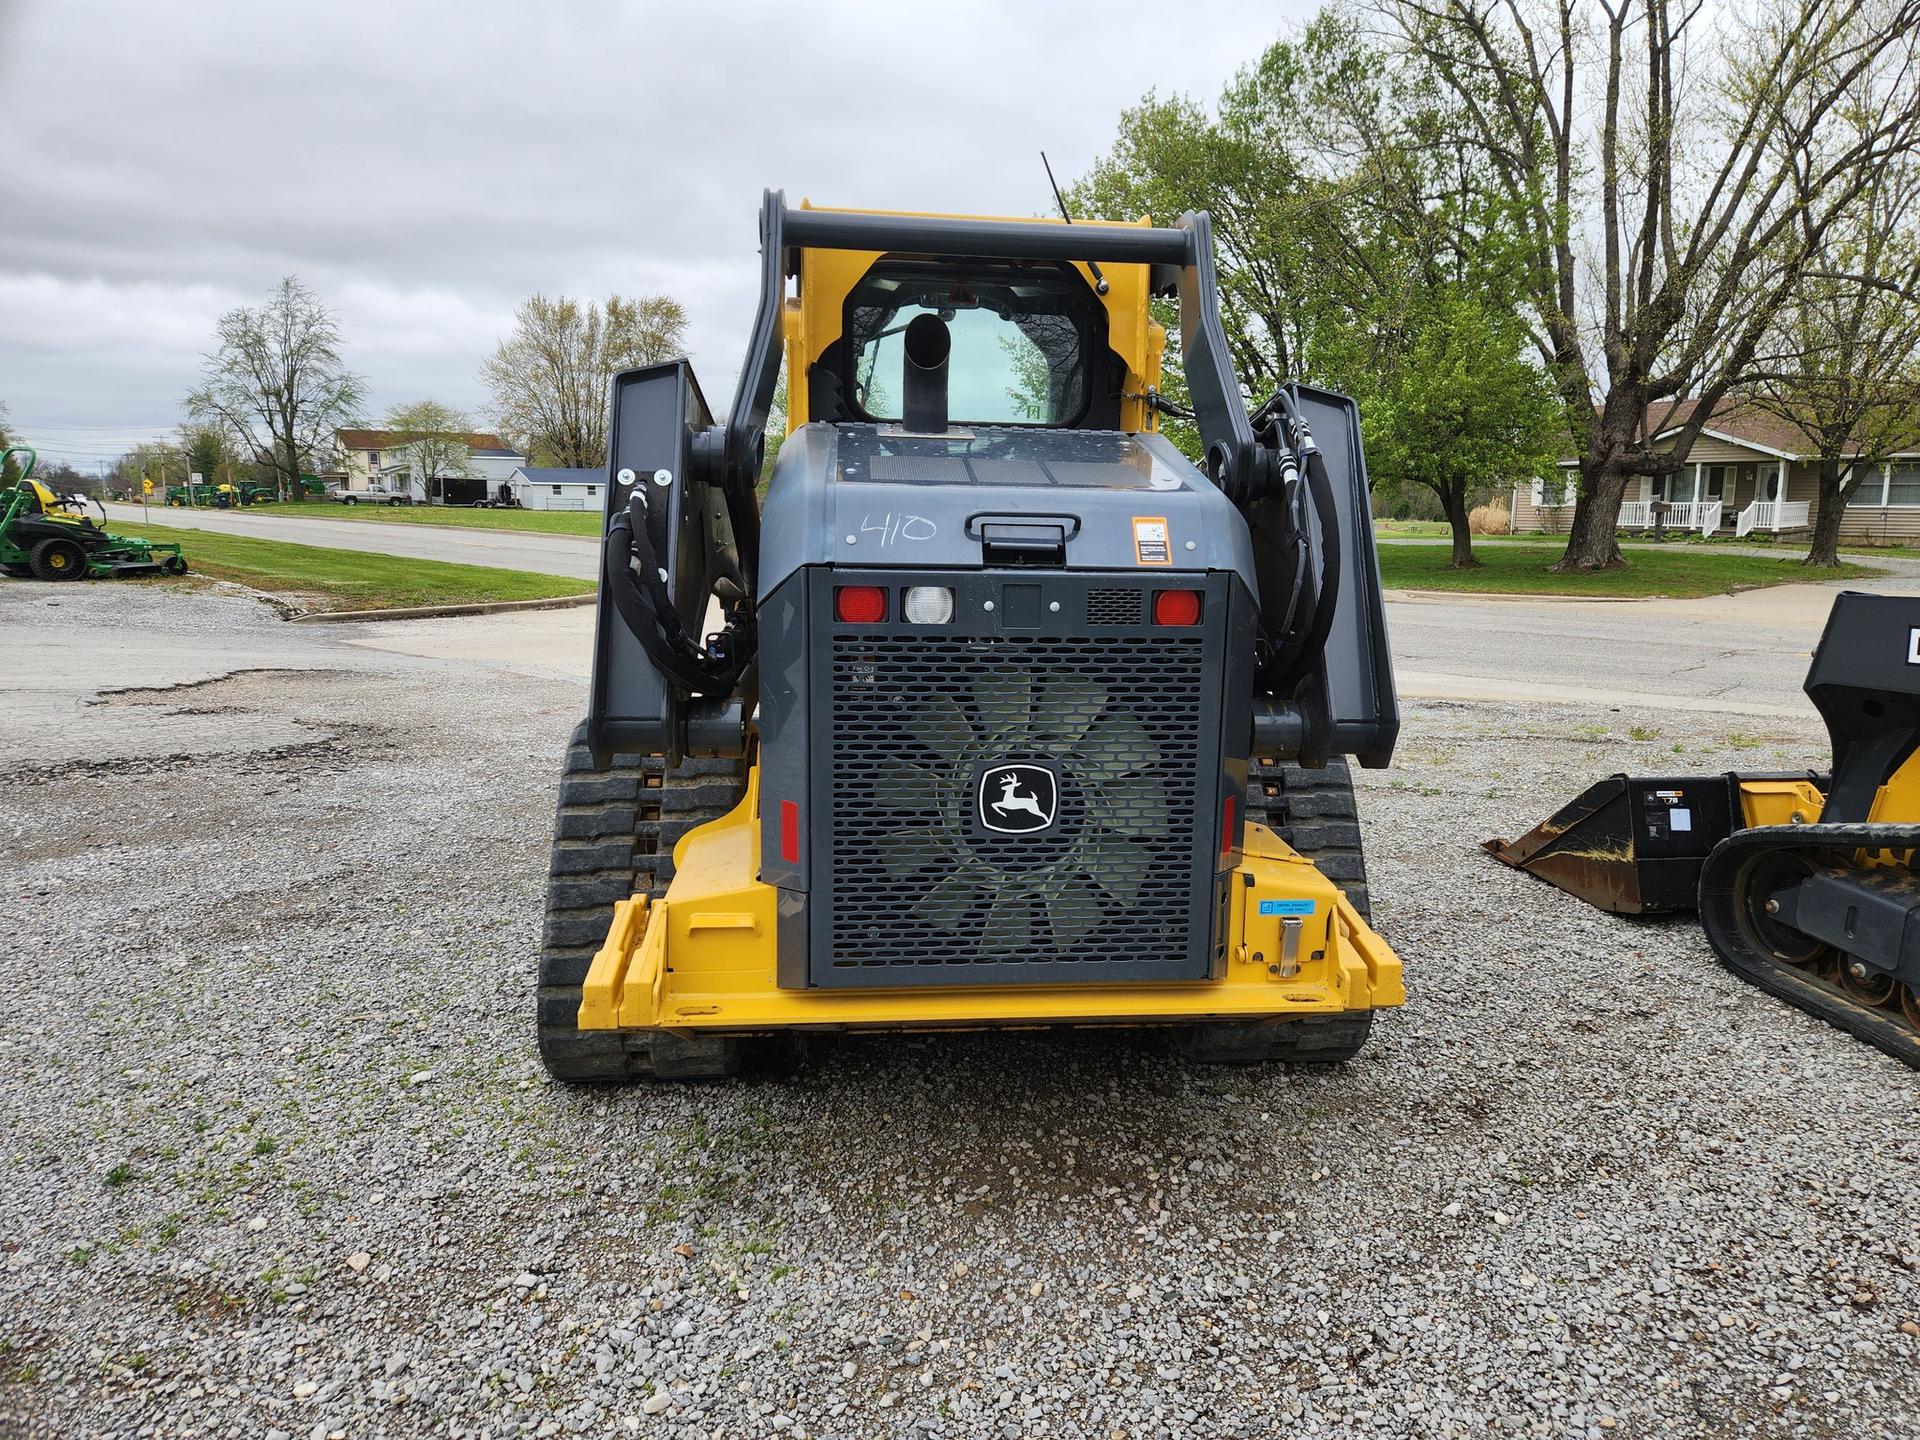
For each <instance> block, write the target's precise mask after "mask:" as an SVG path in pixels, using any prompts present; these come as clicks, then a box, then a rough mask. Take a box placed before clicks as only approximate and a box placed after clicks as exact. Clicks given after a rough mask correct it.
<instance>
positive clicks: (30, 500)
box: [0, 445, 187, 580]
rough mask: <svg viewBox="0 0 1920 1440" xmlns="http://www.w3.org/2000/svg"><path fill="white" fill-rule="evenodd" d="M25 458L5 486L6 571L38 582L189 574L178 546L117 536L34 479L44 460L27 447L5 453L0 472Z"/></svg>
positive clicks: (1, 532) (0, 522) (1, 517)
mask: <svg viewBox="0 0 1920 1440" xmlns="http://www.w3.org/2000/svg"><path fill="white" fill-rule="evenodd" d="M15 455H22V456H25V457H26V458H25V460H24V461H23V462H22V465H21V471H20V475H19V478H18V479H16V480H15V481H14V482H13V484H12V485H10V486H7V487H5V488H0V569H4V570H5V571H6V573H7V574H9V575H15V576H20V577H23V578H26V577H31V578H32V579H35V580H83V579H86V578H88V577H89V576H91V577H93V578H95V579H107V578H110V577H113V576H119V575H184V574H186V573H187V559H186V556H184V555H182V554H181V553H180V547H179V546H178V545H162V544H159V543H157V542H155V541H151V540H135V539H132V538H130V537H128V536H125V535H114V534H111V533H109V532H108V531H107V530H106V529H105V528H103V527H102V526H100V525H98V524H96V523H95V522H94V521H92V520H91V519H89V518H88V517H87V515H86V514H85V512H83V511H80V510H76V509H74V508H73V507H71V506H70V505H68V504H67V502H66V501H64V500H62V499H61V498H60V497H59V496H57V495H55V494H54V493H53V492H52V491H51V490H49V489H48V488H47V487H46V486H44V485H42V484H41V483H40V482H39V481H38V480H35V479H34V478H33V467H34V465H35V463H36V462H37V461H38V459H39V457H38V456H37V455H35V454H34V452H33V451H32V450H31V449H29V448H28V447H27V446H25V445H14V446H9V447H8V448H7V449H6V450H5V451H0V473H4V471H5V469H6V464H7V461H9V460H11V459H12V458H13V457H14V456H15Z"/></svg>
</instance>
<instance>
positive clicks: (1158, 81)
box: [0, 0, 1309, 465]
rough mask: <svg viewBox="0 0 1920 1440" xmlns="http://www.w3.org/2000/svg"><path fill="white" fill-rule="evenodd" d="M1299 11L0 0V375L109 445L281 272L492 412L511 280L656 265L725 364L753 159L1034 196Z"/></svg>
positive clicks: (418, 369) (19, 399)
mask: <svg viewBox="0 0 1920 1440" xmlns="http://www.w3.org/2000/svg"><path fill="white" fill-rule="evenodd" d="M1308 9H1309V7H1308V5H1306V4H1305V3H1302V0H1286V3H1283V5H1282V6H1281V7H1279V9H1278V10H1272V9H1264V10H1263V9H1259V8H1256V7H1249V6H1246V5H1244V4H1241V5H1236V4H1230V3H1225V0H1202V3H1192V0H1189V3H1186V4H1181V5H1169V4H1159V5H1145V4H1134V3H1122V4H1118V5H1113V6H1107V7H1102V8H1099V9H1094V8H1092V7H1081V6H1071V7H1047V6H1042V5H1035V4H1015V3H1006V0H966V3H946V4H941V5H938V6H926V7H917V6H907V5H902V4H891V5H889V4H878V3H872V4H851V3H833V0H821V3H817V4H815V5H813V6H809V7H803V8H802V9H798V10H796V9H794V8H793V7H791V6H776V5H763V4H757V3H756V4H742V3H738V0H732V3H708V4H674V5H642V4H639V3H635V4H630V5H607V4H597V5H588V4H545V5H537V6H536V5H527V4H512V3H504V0H486V3H470V4H461V5H451V4H418V3H397V4H396V3H391V0H389V3H378V0H338V3H324V4H322V3H313V4H309V5H302V6H293V5H284V4H276V3H262V0H255V3H251V4H238V3H227V4H179V5H153V4H149V3H142V0H78V3H75V0H29V3H25V4H22V3H20V0H0V96H3V97H4V109H3V110H0V176H4V177H5V185H4V191H5V195H4V200H3V201H0V204H4V210H0V401H4V402H5V403H6V404H7V406H8V408H9V410H10V412H11V414H12V417H13V420H14V421H15V423H16V427H17V428H20V429H22V430H23V431H25V432H26V435H27V438H29V439H30V440H35V441H42V442H45V443H46V446H47V449H48V451H49V453H50V454H51V455H53V456H55V457H58V456H60V455H61V454H63V453H64V454H65V455H66V456H67V457H69V458H71V459H73V460H74V461H75V462H76V463H78V464H82V465H86V464H89V463H90V462H91V461H93V460H94V459H96V458H104V457H105V456H106V455H108V454H111V453H113V452H115V451H116V450H117V449H119V448H123V447H124V445H125V444H126V443H128V442H129V440H130V439H132V438H138V437H139V436H140V435H142V434H145V433H147V432H148V431H149V430H151V429H165V428H168V427H170V426H171V425H172V424H173V423H174V421H175V420H176V419H177V418H178V411H179V400H180V397H181V395H182V394H183V393H184V392H185V391H186V389H187V388H188V386H189V385H190V384H191V383H192V381H193V377H194V375H195V373H196V370H197V368H198V364H199V354H200V351H201V350H202V349H204V348H205V346H206V344H207V340H208V336H209V334H210V333H211V330H212V326H213V322H214V319H215V317H217V316H218V315H219V313H220V312H221V311H222V310H225V309H228V308H230V307H232V306H233V305H236V304H241V303H246V302H250V301H252V300H253V299H255V298H256V297H258V296H260V295H261V294H263V293H264V292H265V291H266V289H267V288H268V287H269V286H270V285H271V284H272V283H273V282H274V281H275V280H276V279H278V277H279V276H281V275H283V274H287V273H298V274H299V275H301V276H302V277H303V278H305V279H306V280H307V281H308V282H309V283H310V284H311V285H313V286H314V288H315V289H316V290H318V291H319V292H320V294H321V295H322V296H323V297H324V298H325V299H326V300H327V301H328V302H329V303H331V304H332V305H334V306H335V307H336V308H337V309H338V311H339V312H340V315H341V318H342V321H343V323H344V326H345V330H346V337H347V341H348V351H349V361H350V363H351V364H352V366H353V367H354V368H355V369H356V370H358V371H359V372H361V373H362V374H364V375H365V376H366V377H367V378H368V381H369V383H370V388H371V393H372V399H371V402H370V404H369V407H368V408H369V410H370V412H371V413H374V414H378V413H379V412H380V411H381V410H384V409H385V408H386V406H388V405H389V404H392V403H395V402H399V401H405V400H409V399H414V398H418V397H420V396H423V395H432V396H434V397H435V398H438V399H441V400H443V401H446V402H448V403H451V404H456V405H461V406H466V407H470V408H472V409H475V410H476V411H479V410H483V408H484V396H483V394H482V392H481V390H480V387H479V385H478V383H477V381H476V379H475V373H476V371H477V370H478V368H479V364H480V361H481V359H482V358H483V357H484V355H485V354H486V353H487V352H488V351H489V350H490V349H491V348H492V346H493V344H494V343H495V342H496V341H497V340H498V338H499V337H500V336H501V334H502V333H503V332H504V331H505V329H506V328H507V327H508V325H509V323H510V320H511V315H512V311H513V307H514V305H515V304H516V303H517V302H518V300H519V299H520V298H521V297H522V296H524V295H525V294H526V293H528V292H529V291H533V290H546V291H549V292H553V291H559V292H565V293H568V294H573V295H581V296H589V295H604V294H606V293H608V292H610V291H615V290H618V291H621V292H623V293H636V292H654V291H663V292H666V293H668V294H672V295H675V296H677V297H678V298H679V299H680V300H681V301H682V302H683V303H684V304H685V305H686V306H687V309H688V311H689V314H690V316H691V320H692V350H693V358H694V361H695V364H696V365H697V366H698V368H699V369H700V371H701V373H702V380H703V384H704V386H705V388H706V389H707V391H708V392H709V394H712V395H715V396H720V397H724V396H726V395H728V394H730V393H731V389H732V382H733V378H734V373H735V370H736V367H737V365H738V363H739V352H740V350H741V348H742V347H743V345H744V344H745V338H746V330H747V324H748V321H749V318H750V313H751V310H752V305H753V289H754V286H755V284H756V275H757V270H756V266H755V260H754V256H755V250H756V235H755V224H756V220H757V215H758V205H759V195H760V190H761V188H762V187H763V186H766V185H774V186H778V187H781V188H784V189H785V190H786V192H787V194H788V197H789V199H790V200H795V201H797V200H798V199H799V198H800V197H801V196H810V197H812V198H813V199H814V200H816V201H818V202H820V203H823V204H844V205H870V206H876V207H887V208H898V209H930V210H950V211H962V212H975V213H999V214H1016V215H1020V214H1029V213H1033V212H1035V211H1037V210H1040V209H1043V208H1045V207H1046V205H1047V204H1048V203H1049V197H1048V192H1047V188H1046V180H1045V176H1044V174H1043V173H1042V171H1041V169H1040V163H1039V158H1038V154H1037V152H1038V150H1039V149H1040V148H1041V147H1043V146H1044V147H1045V148H1046V149H1047V150H1048V152H1049V154H1050V155H1051V156H1052V158H1053V160H1054V164H1055V167H1056V169H1057V170H1059V171H1060V172H1061V173H1062V175H1063V176H1066V175H1074V174H1078V173H1079V172H1080V171H1082V170H1083V169H1084V168H1085V167H1086V166H1087V165H1088V164H1089V163H1091V161H1092V160H1093V158H1094V157H1095V156H1096V155H1097V154H1099V153H1100V152H1101V151H1102V150H1104V149H1105V147H1106V145H1107V144H1108V143H1109V141H1110V140H1111V138H1112V135H1113V128H1114V122H1115V120H1116V119H1117V117H1118V114H1119V112H1120V110H1121V109H1122V108H1123V107H1125V106H1127V105H1129V104H1132V103H1133V102H1135V101H1137V100H1138V99H1139V98H1140V96H1141V95H1142V94H1143V93H1145V92H1146V91H1147V90H1149V89H1154V88H1157V89H1159V90H1160V91H1161V92H1162V93H1168V92H1174V91H1184V92H1188V93H1191V94H1194V95H1196V96H1203V97H1211V96H1212V95H1214V94H1215V93H1217V91H1218V89H1219V87H1220V85H1221V84H1222V83H1223V82H1224V81H1225V80H1226V78H1227V77H1228V76H1229V75H1230V74H1231V73H1232V72H1233V70H1234V69H1235V68H1237V67H1238V66H1239V65H1241V64H1244V63H1246V62H1248V61H1250V60H1252V59H1253V58H1254V57H1255V56H1256V55H1257V54H1258V53H1259V51H1260V50H1261V49H1262V47H1264V46H1265V45H1266V44H1267V43H1268V42H1269V41H1271V40H1272V39H1273V38H1274V37H1275V35H1276V34H1277V33H1278V32H1279V30H1280V28H1281V27H1282V26H1283V25H1285V24H1287V23H1289V22H1294V21H1298V20H1300V19H1303V18H1304V17H1305V15H1306V14H1307V13H1308ZM813 12H819V13H818V14H817V15H816V14H814V13H813ZM802 19H804V20H805V24H804V25H800V24H799V22H800V21H801V20H802ZM81 427H94V428H92V429H82V428H81Z"/></svg>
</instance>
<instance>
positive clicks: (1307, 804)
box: [1174, 759, 1373, 1065]
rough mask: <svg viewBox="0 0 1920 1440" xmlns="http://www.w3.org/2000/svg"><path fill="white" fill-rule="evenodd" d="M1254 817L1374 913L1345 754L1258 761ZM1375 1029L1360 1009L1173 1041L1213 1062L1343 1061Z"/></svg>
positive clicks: (1223, 1025) (1229, 1027)
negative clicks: (1313, 765)
mask: <svg viewBox="0 0 1920 1440" xmlns="http://www.w3.org/2000/svg"><path fill="white" fill-rule="evenodd" d="M1247 818H1248V819H1249V820H1257V821H1258V822H1259V823H1261V824H1262V825H1265V826H1266V827H1267V828H1268V829H1270V830H1272V831H1273V832H1274V833H1275V834H1276V835H1278V836H1279V837H1280V838H1281V839H1282V840H1284V841H1286V842H1287V844H1289V845H1291V846H1292V847H1293V848H1294V849H1295V850H1297V851H1299V852H1300V854H1302V855H1304V856H1306V857H1307V859H1309V860H1311V861H1313V863H1314V865H1315V866H1317V867H1318V868H1319V870H1320V873H1321V874H1323V875H1325V876H1326V877H1327V878H1328V879H1329V880H1331V881H1333V883H1334V884H1336V885H1338V886H1339V887H1340V889H1341V890H1342V891H1343V892H1344V893H1345V894H1346V897H1347V899H1348V900H1350V901H1352V902H1353V908H1354V909H1356V910H1358V911H1359V912H1360V916H1361V918H1362V919H1364V920H1371V919H1372V918H1373V904H1372V897H1371V896H1370V895H1369V894H1368V891H1367V862H1366V856H1365V854H1364V852H1363V850H1362V848H1361V841H1360V808H1359V805H1358V803H1357V802H1356V801H1355V799H1354V794H1353V775H1352V772H1351V771H1349V770H1348V769H1347V762H1346V761H1345V760H1342V759H1335V760H1329V761H1328V762H1327V764H1326V767H1325V768H1324V769H1320V770H1306V769H1302V768H1301V767H1300V766H1298V765H1283V764H1280V763H1278V762H1275V761H1269V760H1256V761H1254V762H1253V768H1252V771H1251V773H1250V774H1249V775H1248V777H1247ZM1372 1028H1373V1012H1372V1011H1371V1010H1361V1011H1355V1012H1350V1013H1348V1014H1345V1015H1329V1016H1315V1017H1311V1018H1307V1019H1302V1020H1289V1021H1286V1022H1284V1023H1281V1024H1271V1023H1269V1024H1250V1025H1235V1024H1232V1023H1230V1022H1220V1023H1215V1024H1208V1025H1194V1026H1187V1027H1183V1028H1181V1029H1180V1030H1177V1031H1176V1032H1175V1035H1174V1039H1175V1042H1176V1043H1177V1044H1178V1045H1179V1047H1180V1048H1181V1050H1183V1051H1184V1052H1185V1053H1186V1054H1187V1055H1188V1056H1190V1057H1191V1058H1193V1059H1195V1060H1199V1061H1204V1062H1206V1063H1208V1064H1215V1065H1251V1064H1259V1063H1271V1062H1273V1061H1280V1062H1283V1063H1288V1064H1296V1065H1338V1064H1340V1063H1341V1062H1342V1061H1345V1060H1351V1059H1352V1058H1353V1057H1354V1056H1355V1055H1358V1054H1359V1053H1360V1050H1361V1047H1363V1046H1364V1045H1365V1044H1366V1043H1367V1034H1368V1032H1369V1031H1370V1030H1372Z"/></svg>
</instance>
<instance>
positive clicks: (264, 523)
mask: <svg viewBox="0 0 1920 1440" xmlns="http://www.w3.org/2000/svg"><path fill="white" fill-rule="evenodd" d="M107 514H108V515H109V516H110V517H111V518H112V519H114V520H118V521H122V522H126V523H133V522H137V521H139V520H141V518H142V516H141V510H140V507H139V506H138V505H109V506H107ZM146 518H147V519H148V520H149V521H150V522H151V523H152V524H155V525H177V526H180V527H182V528H183V529H188V530H217V531H219V532H221V533H222V534H225V535H251V536H254V537H255V538H256V539H260V540H285V541H289V542H291V543H293V544H296V545H321V546H326V547H328V548H330V549H340V550H368V551H372V552H373V553H374V554H377V555H406V556H411V557H412V558H414V559H416V560H445V561H450V562H452V563H453V564H457V565H491V566H494V567H496V568H498V569H502V570H530V571H532V572H534V573H535V574H537V575H565V576H568V577H569V578H571V579H575V580H592V579H595V578H597V577H598V576H599V574H600V556H599V550H598V548H597V547H596V546H595V544H594V542H593V541H592V540H590V539H588V538H586V537H585V536H575V535H535V534H529V533H527V532H525V531H512V530H489V529H485V528H482V527H479V526H466V525H406V524H382V523H380V522H378V521H370V520H344V519H342V520H322V519H309V518H307V517H305V516H302V517H300V518H299V519H294V518H292V517H290V516H286V515H277V514H273V513H271V512H269V511H263V510H240V511H235V510H184V509H183V510H169V509H168V508H167V507H166V506H164V505H162V506H156V507H153V508H151V509H150V510H149V511H148V513H147V517H146Z"/></svg>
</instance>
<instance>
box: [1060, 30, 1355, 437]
mask: <svg viewBox="0 0 1920 1440" xmlns="http://www.w3.org/2000/svg"><path fill="white" fill-rule="evenodd" d="M1356 53H1357V52H1356V46H1355V44H1354V40H1353V35H1352V33H1351V29H1350V27H1345V26H1343V25H1341V24H1340V23H1339V22H1338V20H1337V17H1335V16H1332V15H1330V14H1328V13H1325V12H1323V13H1322V15H1321V16H1320V18H1318V19H1317V20H1316V21H1315V22H1314V24H1313V25H1312V26H1310V27H1309V29H1308V31H1307V32H1306V34H1305V35H1304V36H1303V37H1302V39H1301V41H1300V42H1299V43H1298V44H1295V43H1291V42H1284V41H1283V42H1281V43H1278V44H1275V45H1273V46H1271V47H1269V49H1268V50H1267V51H1266V53H1265V54H1263V55H1262V56H1261V57H1260V59H1259V60H1258V61H1257V62H1255V63H1254V64H1253V65H1252V66H1250V67H1249V68H1247V69H1244V70H1242V71H1240V72H1239V73H1238V74H1236V75H1235V76H1234V78H1233V80H1232V81H1230V82H1229V83H1228V84H1227V86H1226V87H1225V89H1224V90H1223V92H1222V94H1221V97H1220V100H1219V102H1218V104H1217V105H1216V107H1215V111H1214V113H1213V114H1212V115H1209V114H1208V113H1207V112H1206V111H1205V110H1204V109H1202V108H1201V107H1200V106H1198V105H1196V104H1195V103H1194V102H1193V101H1191V100H1188V99H1186V98H1184V97H1176V98H1174V99H1170V100H1168V99H1161V98H1159V97H1158V96H1156V95H1153V94H1148V95H1147V96H1146V97H1145V98H1144V99H1143V100H1142V101H1141V102H1140V104H1139V105H1138V106H1136V107H1134V108H1133V109H1131V110H1128V111H1125V112H1124V113H1123V114H1122V115H1121V117H1120V126H1119V135H1118V136H1117V138H1116V139H1115V141H1114V145H1113V148H1112V149H1111V150H1110V151H1109V152H1108V153H1107V154H1106V155H1105V156H1104V157H1102V158H1101V159H1099V160H1097V161H1096V162H1095V163H1094V166H1093V169H1092V170H1091V171H1090V172H1089V173H1088V174H1087V175H1086V176H1085V177H1084V178H1083V179H1082V180H1081V181H1080V182H1079V183H1078V184H1076V185H1075V186H1073V187H1072V191H1071V195H1072V205H1073V210H1074V213H1076V214H1081V213H1084V214H1088V215H1099V216H1105V217H1112V218H1121V217H1133V216H1137V215H1152V216H1156V217H1158V218H1159V219H1160V220H1161V222H1162V223H1166V222H1169V221H1171V220H1172V219H1173V217H1175V216H1177V215H1179V214H1180V213H1181V212H1182V211H1185V210H1205V211H1207V212H1208V213H1209V215H1210V217H1211V219H1212V222H1213V240H1214V251H1215V259H1216V263H1217V266H1218V271H1219V286H1220V311H1221V322H1222V325H1223V327H1224V329H1225V331H1226V337H1227V346H1228V350H1229V351H1230V353H1231V356H1232V360H1233V365H1234V370H1235V372H1236V373H1237V374H1238V375H1239V376H1240V379H1241V382H1242V383H1243V384H1244V385H1246V386H1247V387H1248V389H1249V390H1251V391H1252V392H1254V393H1255V394H1256V395H1259V396H1263V397H1264V396H1265V395H1266V394H1268V393H1270V392H1271V391H1273V390H1274V389H1276V388H1277V387H1278V386H1279V385H1280V384H1281V383H1282V382H1283V381H1286V380H1289V379H1299V378H1302V377H1304V376H1307V375H1311V374H1314V373H1315V372H1316V363H1315V361H1316V357H1315V346H1316V343H1317V340H1318V339H1319V337H1320V336H1322V335H1324V334H1325V333H1326V332H1327V330H1328V329H1329V327H1333V328H1338V327H1340V326H1341V325H1343V324H1344V323H1346V321H1347V320H1349V319H1350V318H1351V317H1350V312H1349V311H1348V304H1349V300H1350V298H1351V297H1352V296H1353V295H1355V294H1356V292H1358V291H1359V290H1360V289H1362V288H1365V287H1368V286H1369V285H1370V277H1368V276H1367V274H1366V271H1365V260H1364V257H1363V256H1362V255H1361V254H1360V253H1359V251H1358V249H1357V247H1356V244H1355V235H1354V232H1353V230H1352V229H1351V227H1350V226H1349V225H1348V224H1347V221H1348V219H1349V210H1348V207H1347V203H1346V202H1347V200H1348V198H1349V195H1348V189H1349V186H1348V180H1349V177H1348V176H1347V175H1344V174H1341V173H1339V172H1338V171H1334V172H1331V173H1330V172H1329V171H1327V170H1325V169H1321V168H1316V164H1315V162H1316V160H1317V159H1319V158H1320V151H1319V150H1318V148H1317V147H1315V146H1313V145H1311V144H1307V143H1303V142H1304V141H1305V140H1306V135H1305V131H1304V128H1303V126H1304V117H1306V116H1308V115H1311V114H1313V113H1315V108H1316V106H1317V104H1318V102H1319V100H1320V97H1321V95H1322V94H1323V93H1324V92H1325V91H1326V90H1328V89H1330V88H1336V87H1338V86H1340V85H1341V84H1343V83H1346V82H1347V81H1348V80H1350V79H1351V78H1352V75H1351V70H1350V68H1349V67H1350V66H1351V65H1352V64H1353V63H1354V60H1355V58H1356ZM1156 317H1157V318H1158V319H1160V321H1161V323H1162V324H1163V325H1165V326H1166V327H1167V329H1168V352H1167V353H1168V359H1169V361H1170V362H1172V366H1177V362H1178V333H1179V332H1178V329H1177V326H1175V325H1174V324H1173V323H1172V322H1173V321H1174V319H1175V314H1174V312H1173V311H1172V309H1171V308H1170V306H1169V305H1168V304H1167V302H1160V303H1159V305H1158V307H1157V310H1156ZM1170 368H1172V367H1171V366H1170ZM1169 390H1170V393H1171V390H1172V387H1169ZM1173 428H1174V427H1169V429H1170V431H1171V430H1172V429H1173Z"/></svg>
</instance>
